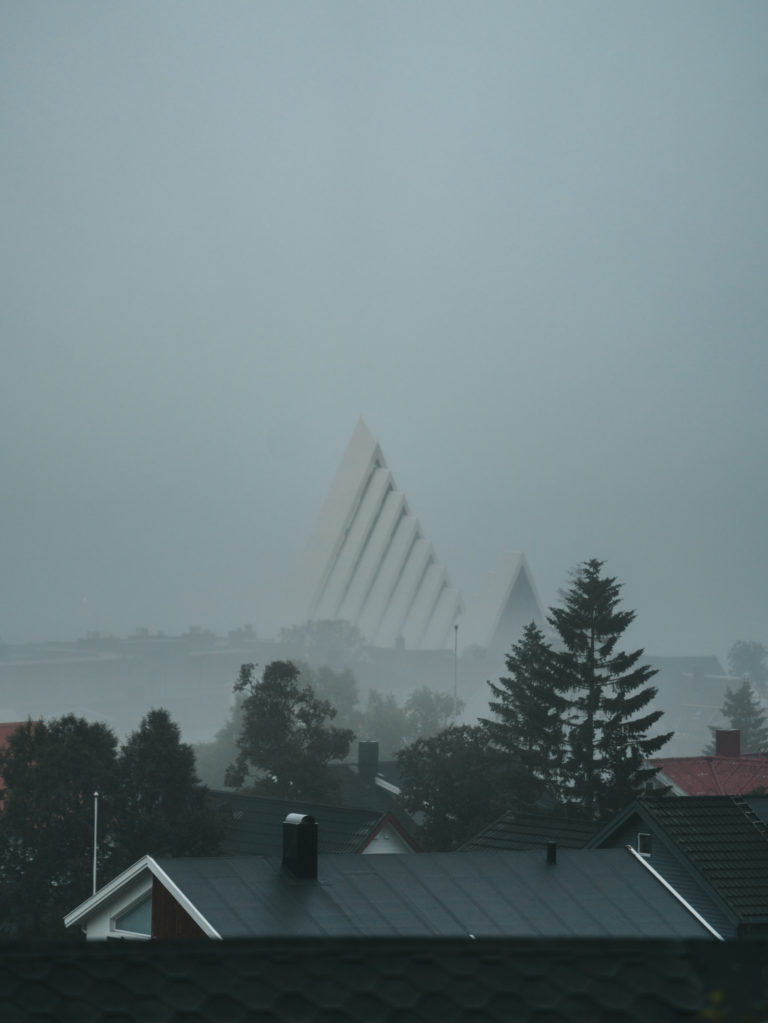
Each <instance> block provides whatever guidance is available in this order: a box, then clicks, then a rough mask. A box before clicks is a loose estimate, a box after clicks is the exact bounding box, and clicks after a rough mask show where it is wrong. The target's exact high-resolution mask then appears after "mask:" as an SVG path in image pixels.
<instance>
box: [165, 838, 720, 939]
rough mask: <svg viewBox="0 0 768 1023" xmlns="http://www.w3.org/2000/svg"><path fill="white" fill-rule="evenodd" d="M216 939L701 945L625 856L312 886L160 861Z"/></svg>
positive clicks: (584, 855) (536, 859)
mask: <svg viewBox="0 0 768 1023" xmlns="http://www.w3.org/2000/svg"><path fill="white" fill-rule="evenodd" d="M158 863H159V864H160V866H161V868H162V869H163V870H164V871H165V872H166V873H167V874H168V876H169V877H170V878H171V880H172V881H173V883H174V884H175V885H177V886H178V888H179V889H180V890H181V892H182V893H183V894H184V895H185V896H186V897H187V898H188V899H189V900H190V901H191V903H192V904H193V905H194V906H195V907H196V909H197V910H198V911H199V912H200V913H201V914H202V916H203V917H204V918H205V919H206V920H207V921H208V923H209V924H210V925H211V926H212V927H213V928H214V929H215V930H216V931H217V932H218V934H219V935H220V936H221V937H225V938H229V937H258V936H262V935H269V934H271V935H276V936H302V937H314V936H318V937H319V936H333V937H336V936H352V935H365V936H368V937H386V936H401V937H403V936H435V937H452V936H461V935H467V934H474V935H484V936H501V935H504V936H515V935H520V936H524V935H528V936H532V935H540V936H546V937H561V936H562V937H568V936H577V935H578V936H583V937H602V936H614V937H617V936H621V937H655V938H659V937H670V936H675V937H706V936H708V934H709V932H708V931H707V930H706V929H705V928H704V927H703V926H702V925H701V924H700V923H699V922H698V921H697V920H696V919H695V918H694V917H693V915H692V914H691V913H690V912H689V911H688V910H687V909H686V908H685V907H684V906H683V905H681V903H680V902H679V901H678V900H677V899H676V898H675V897H674V895H672V894H671V893H670V892H669V891H668V890H667V889H666V888H665V887H664V886H663V885H662V884H661V883H660V882H659V881H658V880H657V879H656V878H655V877H654V876H653V875H652V874H651V873H650V872H649V871H647V870H646V869H645V867H644V865H643V863H641V862H638V861H637V860H636V859H635V858H634V857H633V856H632V855H631V854H630V853H629V852H627V851H626V850H625V849H597V850H575V849H565V850H560V851H559V853H558V862H557V864H555V865H551V864H548V863H546V861H545V857H544V855H543V854H541V853H538V852H537V853H533V852H459V853H422V854H421V855H419V856H352V855H344V854H341V855H337V856H325V857H320V860H319V866H318V879H317V881H308V880H297V879H295V878H293V877H292V876H291V875H290V874H288V873H287V872H286V871H284V870H282V869H281V867H280V865H279V863H278V862H277V861H276V860H269V859H266V858H264V857H245V856H238V857H222V856H220V857H209V858H189V859H187V858H180V859H163V860H158Z"/></svg>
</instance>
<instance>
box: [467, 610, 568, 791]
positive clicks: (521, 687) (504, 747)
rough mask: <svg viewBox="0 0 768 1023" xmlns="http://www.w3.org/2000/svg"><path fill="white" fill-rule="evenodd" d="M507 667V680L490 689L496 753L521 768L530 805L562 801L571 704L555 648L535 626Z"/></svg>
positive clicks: (526, 633) (529, 628) (489, 731)
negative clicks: (543, 796)
mask: <svg viewBox="0 0 768 1023" xmlns="http://www.w3.org/2000/svg"><path fill="white" fill-rule="evenodd" d="M506 664H507V671H508V672H509V675H508V676H507V677H504V678H500V679H499V681H498V684H496V683H493V682H489V683H488V685H489V686H490V688H491V693H492V694H493V697H494V698H493V699H491V700H489V706H490V708H491V710H492V711H493V713H494V715H495V718H494V719H485V720H483V724H484V725H485V728H486V732H487V734H488V737H489V739H490V741H491V743H492V745H493V747H494V748H495V749H498V750H501V751H503V752H504V753H505V754H507V755H508V756H511V757H512V758H513V759H514V761H515V762H516V763H517V765H518V766H519V768H520V770H521V779H522V778H526V779H527V786H526V787H527V788H528V789H529V792H528V796H529V799H530V801H533V800H534V799H536V798H538V797H539V795H540V793H541V794H546V795H547V796H548V797H550V798H551V799H554V800H556V801H559V800H560V799H561V798H562V795H563V767H564V760H565V739H566V720H567V712H568V708H569V701H568V697H567V695H566V693H565V684H564V682H563V679H562V676H561V674H560V672H559V671H558V670H557V669H558V665H557V662H556V659H555V656H554V654H553V651H552V648H551V647H550V645H549V643H548V642H547V640H546V638H545V636H544V633H543V632H542V631H541V629H539V628H538V627H537V626H536V624H535V623H534V622H531V623H530V625H527V626H526V628H525V630H524V632H523V635H522V638H521V639H520V640H519V641H518V642H517V643H515V644H514V645H513V647H512V650H511V652H510V653H509V654H507V657H506ZM537 789H538V790H539V791H537Z"/></svg>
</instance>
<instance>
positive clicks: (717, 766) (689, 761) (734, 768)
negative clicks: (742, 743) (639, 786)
mask: <svg viewBox="0 0 768 1023" xmlns="http://www.w3.org/2000/svg"><path fill="white" fill-rule="evenodd" d="M651 763H652V764H653V766H654V767H657V768H658V769H659V771H660V772H661V773H662V774H663V775H664V777H663V778H660V777H658V776H657V780H658V781H661V782H664V780H665V779H668V780H669V781H670V782H672V784H673V785H675V786H676V787H677V788H678V789H679V790H680V791H681V792H683V793H685V795H686V796H743V795H746V794H747V793H748V792H754V790H755V789H761V788H762V789H765V790H766V791H768V756H766V754H764V753H749V754H744V755H742V756H740V757H717V756H711V757H710V756H701V757H657V758H655V759H654V760H652V761H651Z"/></svg>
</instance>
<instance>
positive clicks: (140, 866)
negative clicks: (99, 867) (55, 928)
mask: <svg viewBox="0 0 768 1023" xmlns="http://www.w3.org/2000/svg"><path fill="white" fill-rule="evenodd" d="M149 860H150V857H149V856H142V857H141V859H140V860H137V861H136V862H135V863H133V864H132V865H131V866H130V867H127V868H126V869H125V870H124V871H123V872H122V874H118V875H117V877H113V878H112V880H111V881H110V882H109V883H108V884H105V885H104V887H103V888H100V889H99V890H98V891H97V892H96V893H95V894H94V895H91V896H90V898H88V899H86V900H85V902H81V903H80V905H79V906H75V908H74V909H73V910H71V911H70V912H69V913H67V915H66V916H65V917H64V926H65V927H71V926H72V924H75V923H77V922H78V920H82V918H83V917H84V916H89V915H90V914H91V913H92V912H93V910H94V909H97V908H98V907H99V906H100V905H101V904H102V903H103V902H105V901H106V900H107V899H110V898H111V897H112V896H113V895H114V894H115V893H116V892H118V891H119V890H120V889H121V888H124V887H125V886H126V885H127V884H129V883H130V882H131V881H133V880H134V878H136V877H138V876H139V874H141V872H142V871H143V870H149V869H150V866H149Z"/></svg>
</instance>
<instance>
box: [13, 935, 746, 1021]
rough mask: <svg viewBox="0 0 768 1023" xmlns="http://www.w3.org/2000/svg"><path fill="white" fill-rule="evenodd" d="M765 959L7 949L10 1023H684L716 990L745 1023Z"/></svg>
mask: <svg viewBox="0 0 768 1023" xmlns="http://www.w3.org/2000/svg"><path fill="white" fill-rule="evenodd" d="M765 954H766V947H765V945H764V944H762V943H755V942H731V943H727V944H725V945H724V944H722V943H720V942H711V943H710V942H697V941H685V942H684V941H622V942H617V941H605V940H603V941H589V940H583V939H580V940H561V941H549V940H538V941H531V940H529V939H526V940H523V941H520V940H517V941H515V940H500V939H487V940H482V939H481V940H477V941H471V940H468V939H466V938H465V939H457V940H433V939H422V940H414V939H395V940H371V939H368V940H359V939H354V940H333V939H326V940H312V941H300V940H291V941H280V940H275V939H268V940H262V941H233V942H202V941H201V942H194V941H185V942H176V941H173V942H170V941H169V942H125V941H124V942H116V941H115V942H88V943H87V944H85V943H82V944H81V943H78V944H74V943H70V944H68V945H45V944H38V945H34V946H19V945H14V946H5V947H2V946H0V1017H1V1018H2V1020H3V1023H28V1021H31V1020H33V1019H39V1020H42V1019H45V1020H47V1021H48V1023H72V1021H73V1020H77V1021H78V1023H106V1021H107V1020H120V1021H122V1023H147V1021H149V1020H151V1021H152V1023H178V1021H179V1020H182V1019H183V1020H186V1021H188V1023H255V1021H264V1023H266V1021H267V1020H269V1021H273V1023H296V1021H299V1020H300V1021H302V1023H328V1021H330V1020H335V1021H337V1023H357V1021H360V1020H363V1021H371V1023H373V1021H376V1023H416V1021H417V1020H418V1021H422V1023H432V1021H434V1023H445V1021H448V1020H449V1021H451V1023H479V1021H486V1023H496V1021H498V1023H502V1021H503V1023H509V1021H511V1020H515V1021H517V1023H541V1021H543V1020H544V1019H546V1020H547V1021H548V1023H573V1021H575V1020H594V1021H600V1023H609V1021H619V1020H620V1021H621V1023H648V1021H651V1020H653V1021H657V1020H662V1021H666V1023H676V1021H683V1020H695V1019H698V1018H702V1017H700V1016H699V1010H700V1009H701V1008H703V1007H704V1006H705V1005H706V1004H707V1002H708V996H709V995H710V993H711V992H713V991H721V992H723V995H724V1006H725V1007H726V1012H728V1015H727V1017H726V1014H725V1012H723V1013H722V1014H721V1015H720V1016H718V1017H717V1018H723V1019H725V1018H733V1019H736V1018H739V1019H741V1018H746V1017H744V1016H742V1013H743V1012H745V1011H746V1010H750V1009H753V1008H754V1006H755V1004H756V1002H757V1000H758V999H760V998H761V996H762V990H761V988H762V966H763V964H764V962H765ZM731 1014H732V1015H731ZM710 1018H715V1016H712V1017H710ZM749 1018H755V1019H756V1018H762V1016H758V1015H756V1014H755V1015H753V1016H750V1017H749Z"/></svg>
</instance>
